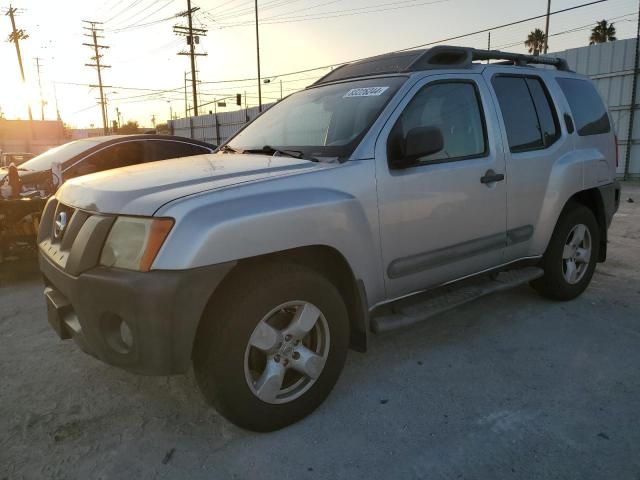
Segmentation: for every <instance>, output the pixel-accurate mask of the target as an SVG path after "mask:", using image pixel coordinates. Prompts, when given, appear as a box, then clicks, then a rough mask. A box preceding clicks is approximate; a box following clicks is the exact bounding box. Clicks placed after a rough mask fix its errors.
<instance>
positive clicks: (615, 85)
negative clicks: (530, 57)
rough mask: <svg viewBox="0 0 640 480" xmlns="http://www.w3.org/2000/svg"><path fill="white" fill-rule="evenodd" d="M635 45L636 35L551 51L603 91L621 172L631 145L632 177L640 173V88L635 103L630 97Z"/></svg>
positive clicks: (620, 172) (601, 93) (619, 173)
mask: <svg viewBox="0 0 640 480" xmlns="http://www.w3.org/2000/svg"><path fill="white" fill-rule="evenodd" d="M635 49H636V39H635V38H630V39H627V40H618V41H616V42H607V43H601V44H599V45H591V46H588V47H581V48H573V49H571V50H564V51H562V52H556V53H550V54H549V55H550V56H554V57H561V58H564V59H566V60H567V63H568V64H569V68H571V69H572V70H575V71H576V72H578V73H582V74H583V75H588V76H589V77H591V79H592V80H593V81H594V82H595V84H596V87H598V90H599V91H600V95H602V98H603V99H604V101H605V103H606V104H607V105H608V106H609V111H610V112H611V117H612V119H613V123H614V126H615V130H616V135H617V136H618V150H619V152H620V163H619V165H618V175H622V174H623V173H624V168H625V158H626V154H627V148H630V149H631V152H630V158H629V174H630V176H632V177H640V119H639V118H638V116H640V112H638V107H639V106H640V105H639V104H638V97H639V96H640V92H639V94H637V96H636V103H635V105H632V99H631V93H632V92H631V91H632V86H633V77H634V73H635V74H636V75H638V73H637V72H634V61H635V52H636V50H635ZM639 87H640V85H639ZM632 109H634V110H635V119H634V122H633V123H634V125H633V129H632V135H631V142H628V138H627V137H628V135H629V118H630V113H631V110H632Z"/></svg>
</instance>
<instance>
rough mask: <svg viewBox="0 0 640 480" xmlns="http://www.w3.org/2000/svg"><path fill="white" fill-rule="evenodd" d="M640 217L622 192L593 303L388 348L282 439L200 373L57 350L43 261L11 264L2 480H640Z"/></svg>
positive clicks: (465, 313) (359, 366)
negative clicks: (149, 369)
mask: <svg viewBox="0 0 640 480" xmlns="http://www.w3.org/2000/svg"><path fill="white" fill-rule="evenodd" d="M628 198H633V199H634V200H635V203H627V199H628ZM639 205H640V185H638V184H635V185H626V186H625V190H624V192H623V203H622V205H621V208H620V211H619V213H618V214H617V215H616V217H615V220H614V224H613V227H612V230H611V239H610V247H609V260H608V261H607V263H606V264H603V265H599V266H598V269H597V272H596V275H595V277H594V280H593V283H592V284H591V286H590V288H589V289H588V290H587V292H586V293H585V294H584V295H583V296H582V297H580V298H579V299H577V300H575V301H573V302H570V303H554V302H549V301H546V300H544V299H542V298H540V297H538V296H537V295H536V294H535V293H534V292H533V291H532V290H530V289H529V288H528V287H522V288H519V289H517V290H514V291H512V292H509V293H505V294H500V295H494V296H491V297H487V298H484V299H481V300H479V301H477V302H475V303H473V304H470V305H467V306H465V307H463V308H459V309H457V310H455V311H453V312H450V313H447V314H444V315H440V316H439V317H437V318H435V319H433V320H431V321H429V322H427V323H425V324H423V325H420V326H418V327H415V328H411V329H408V330H404V331H401V332H397V333H393V334H390V335H386V336H383V337H377V338H374V339H373V342H372V347H371V350H370V352H369V353H368V354H365V355H363V354H358V353H350V356H349V359H348V362H347V366H346V369H345V371H344V374H343V376H342V378H341V379H340V381H339V382H338V385H337V387H336V389H335V390H334V392H333V393H332V394H331V396H330V397H329V399H328V400H327V402H325V404H324V405H323V406H321V407H320V408H319V410H318V411H317V412H316V413H314V414H313V415H312V416H310V417H309V418H307V419H306V420H304V421H302V422H300V423H299V424H297V425H294V426H292V427H290V428H287V429H285V430H282V431H279V432H276V433H273V434H262V435H258V434H253V433H248V432H245V431H242V430H240V429H238V428H236V427H234V426H233V425H230V424H229V423H228V422H226V421H225V420H224V419H223V418H221V417H220V416H219V415H218V414H217V413H216V412H215V411H213V410H212V409H210V408H208V406H207V405H206V404H205V403H204V401H203V400H202V398H201V396H200V395H199V393H198V392H197V390H196V388H195V384H194V381H193V378H192V377H191V376H187V377H171V378H143V377H138V376H134V375H131V374H128V373H126V372H122V371H119V370H117V369H115V368H112V367H109V366H106V365H103V364H101V363H100V362H98V361H96V360H94V359H93V358H91V357H88V356H87V355H85V354H83V353H82V352H80V351H79V349H78V348H77V347H76V346H75V345H74V344H73V343H72V342H61V341H59V340H58V339H57V337H56V336H55V334H54V333H53V331H52V330H51V329H50V328H49V326H48V324H47V321H46V316H45V306H44V302H43V300H42V298H41V290H42V287H41V285H40V283H39V280H38V276H37V272H36V271H35V267H34V265H33V264H32V263H28V262H22V263H10V264H5V265H3V266H1V267H0V382H1V383H0V480H2V479H4V478H10V479H14V478H16V479H21V478H29V479H31V478H34V479H39V478H96V479H97V478H100V479H107V478H109V479H124V478H190V479H191V478H194V479H205V478H207V479H227V478H247V479H252V478H265V479H269V478H278V479H280V480H282V479H289V478H291V479H295V480H302V479H307V478H309V479H313V478H316V479H320V478H349V479H354V478H367V479H369V478H380V479H389V478H429V479H431V478H446V479H452V478H467V479H473V478H477V479H487V478H490V479H496V478H510V479H515V478H518V479H521V478H540V479H552V478H558V479H568V478H575V479H581V480H584V479H589V478H593V479H603V478H611V479H616V480H623V479H630V480H638V479H640V301H639V300H640V207H639Z"/></svg>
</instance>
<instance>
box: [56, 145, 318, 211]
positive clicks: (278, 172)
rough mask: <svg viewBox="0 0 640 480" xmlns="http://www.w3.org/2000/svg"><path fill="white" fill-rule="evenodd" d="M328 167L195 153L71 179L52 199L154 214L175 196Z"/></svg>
mask: <svg viewBox="0 0 640 480" xmlns="http://www.w3.org/2000/svg"><path fill="white" fill-rule="evenodd" d="M327 166H328V165H327V164H320V163H314V162H310V161H308V160H299V159H297V158H290V157H274V156H270V155H241V154H228V153H225V154H208V155H198V156H194V157H186V158H177V159H173V160H162V161H159V162H151V163H145V164H141V165H134V166H131V167H125V168H118V169H115V170H107V171H105V172H99V173H94V174H91V175H86V176H84V177H79V178H76V179H72V180H69V181H67V182H65V183H64V184H63V185H62V187H61V188H60V190H58V193H57V194H56V197H57V198H58V200H59V201H61V202H62V203H64V204H66V205H69V206H72V207H75V208H80V209H84V210H89V211H93V212H103V213H117V214H132V215H153V213H154V212H155V211H157V210H158V208H160V207H161V206H162V205H164V204H165V203H167V202H170V201H172V200H175V199H177V198H181V197H185V196H188V195H193V194H196V193H200V192H204V191H207V190H217V189H222V188H226V187H231V186H233V185H238V184H241V183H247V182H255V181H258V180H264V179H268V178H273V177H278V176H283V175H290V174H294V173H302V172H306V171H311V170H317V169H321V168H326V167H327Z"/></svg>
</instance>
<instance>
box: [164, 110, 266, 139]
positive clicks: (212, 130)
mask: <svg viewBox="0 0 640 480" xmlns="http://www.w3.org/2000/svg"><path fill="white" fill-rule="evenodd" d="M272 105H273V103H270V104H266V105H263V106H262V110H263V111H264V110H266V109H268V108H269V107H271V106H272ZM259 113H260V112H259V111H258V107H252V108H247V109H243V110H236V111H234V112H224V113H217V114H211V115H198V116H197V117H189V118H180V119H178V120H169V130H170V131H171V134H172V135H179V136H181V137H188V138H193V139H196V140H202V141H204V142H208V143H212V144H214V145H220V144H222V143H224V142H225V141H227V139H228V138H229V137H231V136H232V135H233V134H234V133H236V132H237V131H238V130H240V129H241V128H242V127H243V126H244V125H245V124H246V123H247V122H249V121H251V120H253V119H254V118H256V117H257V116H258V115H259Z"/></svg>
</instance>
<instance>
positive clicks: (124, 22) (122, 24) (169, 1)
mask: <svg viewBox="0 0 640 480" xmlns="http://www.w3.org/2000/svg"><path fill="white" fill-rule="evenodd" d="M172 3H173V0H167V1H165V3H163V4H162V5H160V7H158V8H156V9H155V10H153V11H151V12H150V13H147V14H146V15H144V16H143V17H141V18H138V19H136V20H135V21H134V22H133V23H129V24H127V22H131V21H132V20H133V19H134V18H135V17H137V16H138V15H140V14H141V13H144V12H145V10H146V9H142V10H141V11H139V12H137V13H135V14H134V15H132V16H130V17H127V19H125V20H122V21H121V22H120V25H118V26H115V27H111V30H114V31H121V30H125V29H129V28H132V27H136V26H139V25H140V22H143V21H144V20H147V19H148V18H150V17H153V16H154V15H155V14H156V13H158V12H160V11H161V10H164V9H165V8H167V7H168V6H169V5H171V4H172Z"/></svg>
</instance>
